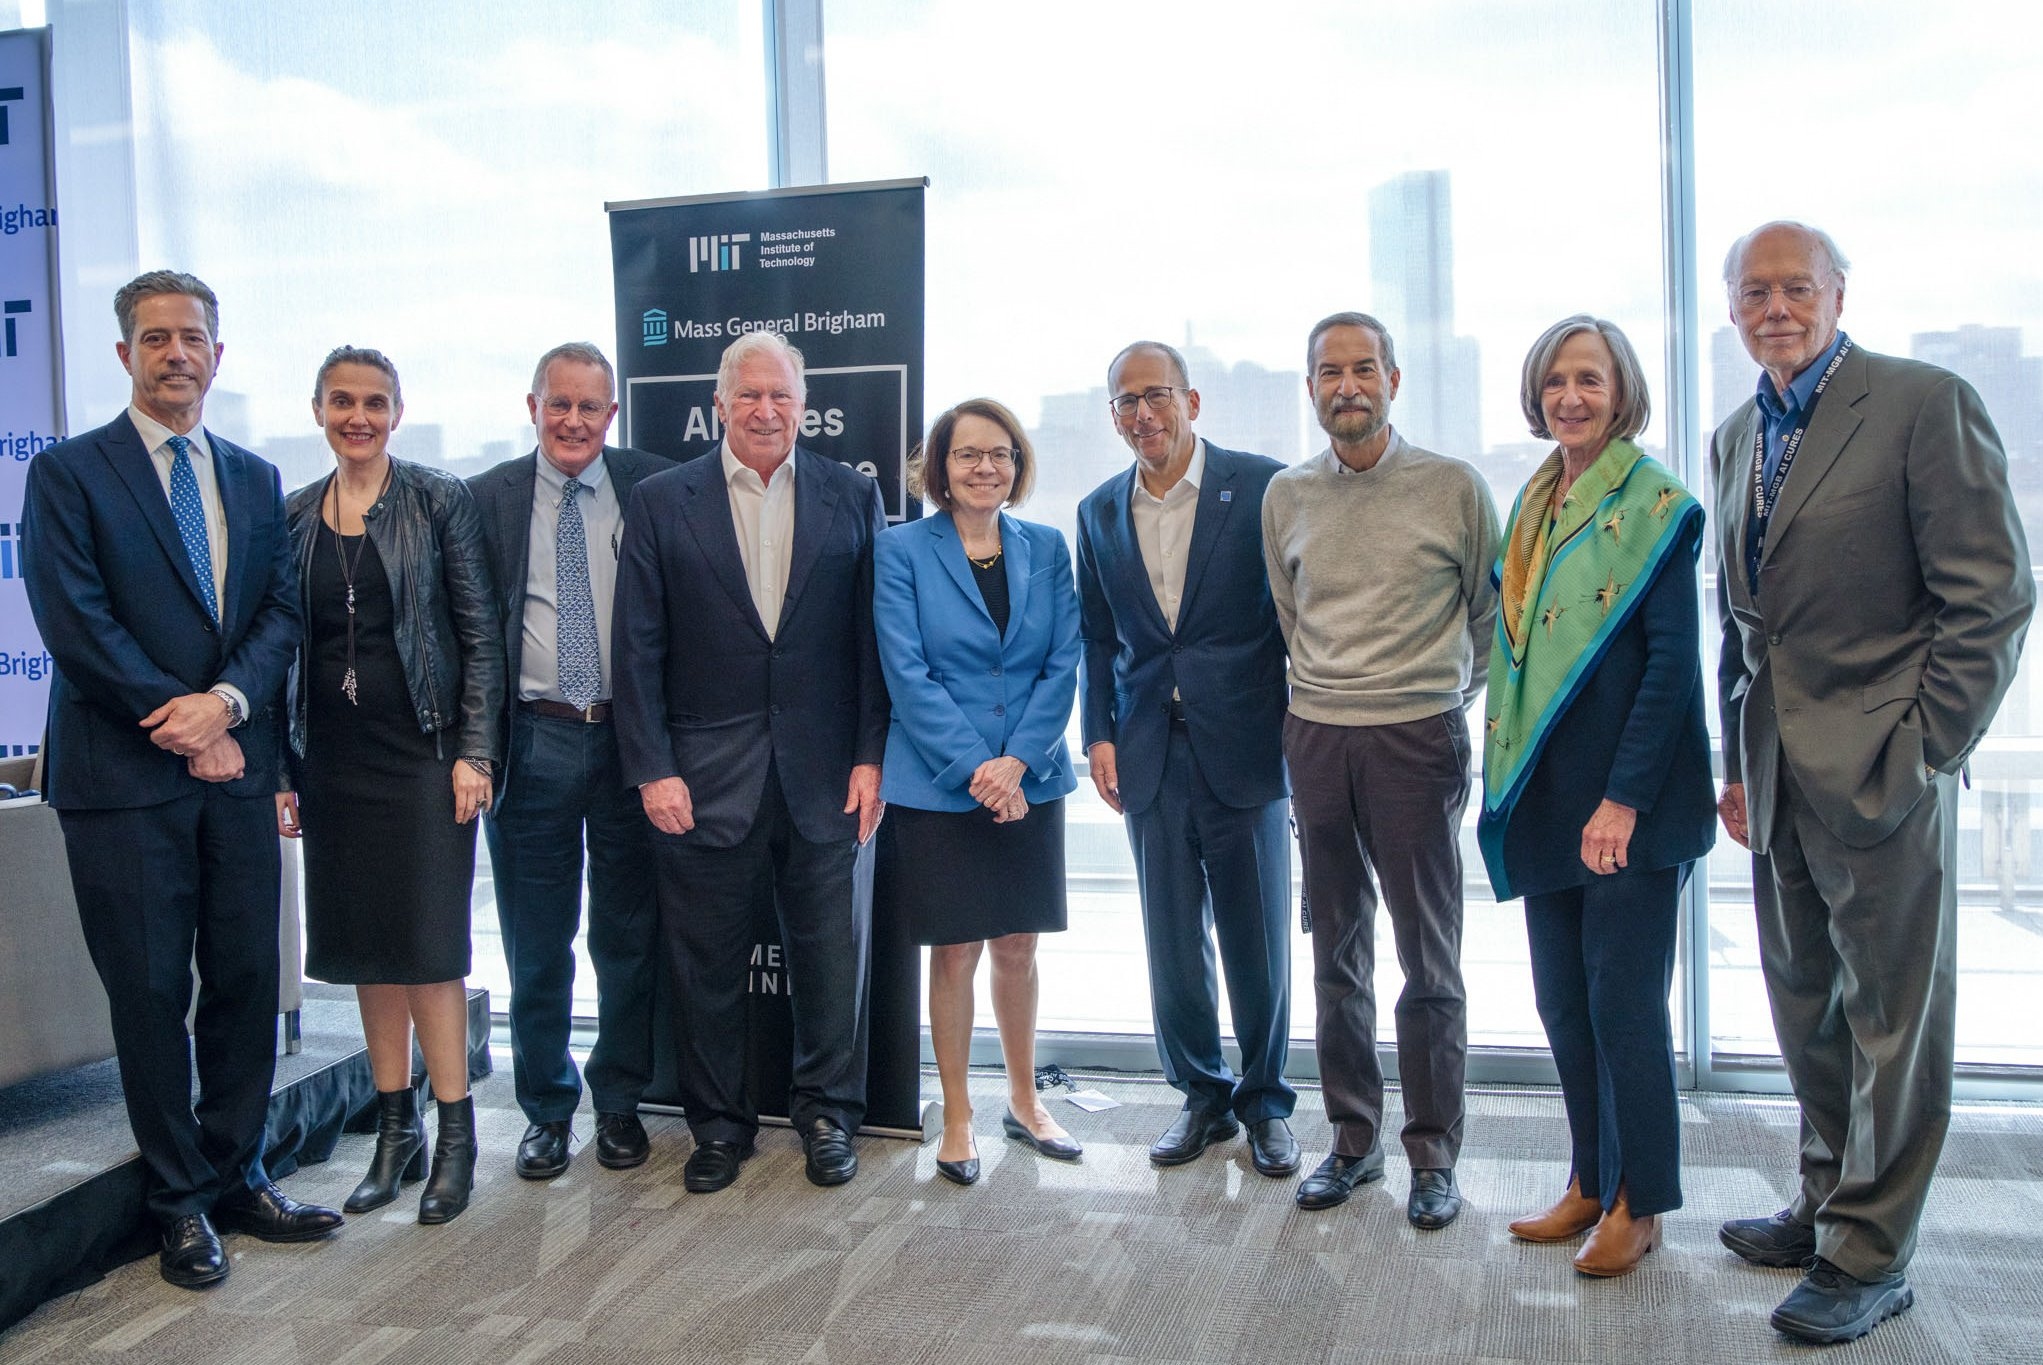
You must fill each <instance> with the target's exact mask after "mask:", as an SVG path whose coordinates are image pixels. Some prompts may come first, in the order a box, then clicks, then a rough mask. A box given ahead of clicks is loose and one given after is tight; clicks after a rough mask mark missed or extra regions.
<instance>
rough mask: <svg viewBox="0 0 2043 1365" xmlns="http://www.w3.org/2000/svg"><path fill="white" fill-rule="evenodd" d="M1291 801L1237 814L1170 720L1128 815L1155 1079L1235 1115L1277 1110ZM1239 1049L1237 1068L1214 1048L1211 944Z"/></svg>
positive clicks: (1284, 1041) (1286, 1095)
mask: <svg viewBox="0 0 2043 1365" xmlns="http://www.w3.org/2000/svg"><path fill="white" fill-rule="evenodd" d="M1290 812H1291V803H1290V801H1289V800H1288V799H1286V798H1282V797H1280V798H1278V799H1277V800H1275V801H1271V802H1267V803H1266V804H1264V805H1260V806H1251V807H1249V808H1248V809H1246V810H1242V809H1237V808H1236V807H1233V806H1229V805H1226V804H1224V803H1222V802H1221V800H1220V799H1219V798H1218V797H1216V796H1214V794H1213V790H1212V788H1211V787H1209V786H1207V784H1206V778H1205V775H1204V774H1203V773H1202V772H1201V771H1200V770H1199V760H1198V758H1197V757H1196V756H1195V755H1194V754H1193V753H1192V745H1191V740H1190V737H1189V736H1187V735H1186V733H1185V732H1184V730H1183V729H1181V728H1178V727H1175V726H1173V727H1172V729H1171V732H1170V747H1169V749H1168V750H1167V751H1166V752H1165V755H1164V762H1163V783H1162V785H1161V786H1160V787H1159V788H1158V789H1157V794H1156V800H1155V801H1153V802H1152V803H1151V804H1150V806H1149V808H1148V809H1147V810H1145V811H1143V812H1142V813H1141V814H1139V815H1135V814H1131V815H1129V816H1128V817H1127V819H1128V843H1129V845H1130V846H1131V847H1132V848H1133V850H1134V853H1135V870H1136V875H1137V877H1138V879H1139V887H1140V890H1141V895H1142V933H1143V937H1144V939H1145V940H1146V942H1147V944H1148V949H1149V954H1148V955H1149V993H1150V998H1151V1000H1152V1002H1153V1004H1154V1008H1155V1011H1156V1050H1157V1053H1158V1055H1159V1056H1160V1057H1161V1058H1162V1059H1163V1074H1164V1078H1165V1079H1166V1080H1168V1081H1169V1082H1170V1083H1171V1084H1172V1085H1174V1086H1176V1087H1177V1088H1178V1089H1179V1090H1181V1091H1183V1092H1184V1095H1185V1105H1186V1107H1187V1108H1193V1109H1201V1110H1206V1111H1209V1112H1213V1113H1226V1112H1229V1111H1230V1110H1231V1111H1232V1112H1233V1113H1234V1114H1235V1115H1236V1116H1237V1117H1238V1118H1240V1119H1241V1121H1242V1122H1243V1123H1254V1122H1256V1121H1258V1120H1260V1119H1267V1118H1288V1117H1290V1115H1291V1111H1292V1109H1293V1108H1295V1107H1296V1105H1297V1103H1298V1092H1297V1091H1296V1090H1293V1089H1292V1088H1291V1083H1290V1082H1289V1081H1286V1080H1285V1079H1284V1064H1285V1061H1286V1059H1287V1058H1288V1057H1289V1055H1290V1048H1291V940H1290V935H1289V929H1290V925H1289V920H1290V906H1291V826H1290ZM1216 936H1217V937H1218V939H1219V942H1220V966H1221V968H1222V970H1224V971H1225V972H1226V973H1227V1000H1228V1004H1229V1006H1230V1011H1231V1013H1232V1015H1233V1022H1234V1036H1235V1040H1236V1042H1237V1043H1238V1044H1239V1045H1240V1047H1241V1075H1240V1076H1239V1077H1238V1078H1237V1077H1236V1076H1235V1075H1234V1073H1233V1072H1232V1071H1231V1070H1229V1068H1228V1065H1227V1059H1226V1058H1225V1057H1224V1056H1223V1055H1222V1054H1221V1051H1220V998H1219V989H1218V984H1217V979H1216V977H1215V975H1214V970H1213V968H1214V963H1213V943H1214V939H1215V937H1216Z"/></svg>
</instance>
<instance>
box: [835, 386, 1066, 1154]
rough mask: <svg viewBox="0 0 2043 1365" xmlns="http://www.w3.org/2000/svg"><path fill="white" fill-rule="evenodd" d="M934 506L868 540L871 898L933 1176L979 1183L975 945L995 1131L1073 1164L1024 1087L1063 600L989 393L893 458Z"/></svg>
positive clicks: (1060, 833)
mask: <svg viewBox="0 0 2043 1365" xmlns="http://www.w3.org/2000/svg"><path fill="white" fill-rule="evenodd" d="M911 468H912V470H913V476H914V479H915V481H916V483H917V484H919V491H920V493H921V495H922V496H923V497H924V498H925V499H926V500H927V501H929V502H930V503H932V504H934V505H935V507H936V508H937V511H936V513H935V514H934V515H932V516H929V517H925V518H923V519H922V520H920V521H911V522H907V523H904V524H903V525H900V526H896V527H893V528H891V529H890V530H888V531H887V532H886V533H885V534H884V535H882V536H881V537H880V538H879V540H878V542H877V544H876V548H875V551H874V557H873V578H874V586H873V620H874V624H875V627H876V629H877V631H878V634H879V641H880V663H881V665H882V667H884V668H885V670H886V676H887V690H888V692H889V694H890V696H891V697H892V704H893V715H892V719H891V723H890V725H889V727H888V730H887V755H886V764H885V766H884V768H883V769H882V772H883V774H884V776H883V777H882V779H881V785H880V795H881V797H882V798H883V799H884V800H885V801H886V802H887V804H888V805H889V806H891V807H892V808H893V809H892V816H891V820H892V823H893V825H894V846H895V848H896V849H897V850H898V856H896V857H895V858H893V859H891V860H890V864H889V870H888V873H887V890H888V895H889V900H890V903H891V904H893V905H896V906H898V907H900V910H901V913H902V914H903V915H904V916H905V918H906V922H907V924H908V926H909V930H910V932H911V933H912V934H913V936H914V939H915V941H916V942H917V943H922V944H926V945H928V946H929V948H930V954H929V1034H930V1042H931V1045H932V1048H933V1050H934V1051H935V1053H936V1068H937V1075H938V1076H939V1078H940V1079H941V1081H942V1085H943V1116H944V1130H943V1139H942V1142H941V1143H940V1145H939V1146H938V1148H937V1163H936V1164H937V1170H938V1171H939V1172H941V1173H942V1174H943V1175H944V1176H945V1177H946V1178H948V1179H950V1180H954V1181H956V1182H957V1183H958V1184H961V1185H969V1184H971V1183H972V1182H973V1181H975V1180H977V1179H978V1178H979V1156H978V1148H977V1146H976V1145H975V1144H974V1142H973V1138H972V1099H971V1095H970V1094H969V1093H968V1092H967V1090H966V1086H965V1076H966V1066H967V1064H968V1062H969V1060H970V1056H971V1049H972V1020H973V1013H974V1007H973V999H972V978H973V976H974V975H975V974H976V973H977V971H978V967H979V957H980V952H981V949H982V948H985V947H986V946H987V945H989V944H990V945H991V953H990V956H991V957H992V959H993V972H992V974H993V1014H994V1018H995V1019H996V1020H997V1021H998V1022H999V1025H1000V1051H1001V1055H1002V1057H1003V1058H1004V1059H1005V1061H1006V1063H1007V1089H1008V1107H1007V1113H1006V1115H1005V1116H1004V1118H1003V1120H1002V1127H1003V1128H1004V1130H1005V1131H1006V1133H1007V1135H1008V1136H1009V1137H1011V1138H1014V1139H1015V1140H1016V1141H1018V1142H1021V1143H1023V1144H1024V1145H1026V1146H1028V1147H1031V1148H1033V1149H1035V1150H1036V1151H1038V1152H1040V1153H1042V1154H1043V1155H1044V1156H1049V1157H1056V1158H1058V1159H1060V1160H1065V1161H1074V1160H1076V1159H1077V1158H1078V1156H1079V1153H1080V1150H1081V1149H1080V1147H1079V1144H1078V1143H1077V1142H1076V1141H1075V1140H1073V1139H1072V1137H1071V1136H1070V1135H1069V1134H1068V1133H1066V1132H1065V1131H1064V1130H1063V1129H1062V1128H1060V1127H1059V1126H1058V1125H1057V1121H1056V1120H1055V1119H1053V1118H1052V1117H1050V1113H1049V1111H1048V1110H1047V1109H1045V1108H1044V1107H1043V1105H1042V1103H1041V1101H1039V1100H1038V1099H1037V1098H1036V1084H1035V1073H1036V936H1037V935H1038V934H1043V933H1057V932H1060V931H1061V930H1062V929H1063V928H1064V920H1065V904H1064V797H1065V795H1066V794H1067V793H1069V792H1070V791H1071V790H1072V789H1073V788H1074V787H1076V786H1077V785H1078V779H1077V777H1076V775H1075V774H1074V773H1073V771H1072V767H1071V756H1070V753H1069V752H1068V750H1067V748H1066V746H1065V742H1064V731H1065V728H1066V727H1067V726H1068V725H1069V724H1070V721H1071V706H1072V701H1073V699H1074V697H1075V696H1076V694H1077V687H1078V656H1079V645H1078V593H1077V589H1076V587H1075V585H1074V582H1073V579H1072V572H1071V554H1070V551H1068V550H1067V549H1066V548H1065V545H1064V537H1063V536H1062V535H1061V534H1059V533H1058V532H1057V531H1056V530H1055V529H1054V528H1052V527H1049V526H1038V525H1035V524H1033V523H1031V522H1026V521H1016V520H1015V519H1014V518H1013V517H1010V516H1007V515H1006V514H1005V513H1004V512H1003V511H1002V509H1003V508H1006V507H1018V506H1020V505H1021V503H1022V501H1023V500H1024V499H1025V498H1027V496H1028V492H1029V488H1030V486H1031V485H1032V484H1033V483H1034V482H1035V453H1034V451H1033V450H1031V449H1030V446H1029V442H1028V438H1027V437H1026V436H1024V435H1023V434H1022V427H1021V423H1020V422H1018V421H1016V420H1015V416H1014V414H1013V413H1011V412H1009V411H1008V410H1007V409H1006V408H1004V407H1002V406H1001V405H1000V404H998V403H996V402H994V401H993V400H991V399H988V398H975V399H971V400H969V401H967V402H964V403H960V404H958V405H957V406H956V407H954V408H952V409H951V410H950V411H948V412H946V413H944V414H943V415H942V416H940V417H938V418H937V419H936V422H935V423H934V424H933V425H932V426H931V427H930V429H929V439H928V440H927V441H925V442H924V443H923V445H922V449H921V450H920V451H919V452H918V454H917V456H916V459H915V461H914V462H913V464H912V466H911Z"/></svg>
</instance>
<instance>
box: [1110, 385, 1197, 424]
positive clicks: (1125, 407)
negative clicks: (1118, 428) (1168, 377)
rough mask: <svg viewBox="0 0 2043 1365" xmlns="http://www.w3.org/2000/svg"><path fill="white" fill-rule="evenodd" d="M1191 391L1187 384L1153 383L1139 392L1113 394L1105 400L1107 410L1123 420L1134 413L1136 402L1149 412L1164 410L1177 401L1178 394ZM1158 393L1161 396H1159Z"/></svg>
mask: <svg viewBox="0 0 2043 1365" xmlns="http://www.w3.org/2000/svg"><path fill="white" fill-rule="evenodd" d="M1191 391H1192V388H1191V385H1189V384H1153V385H1151V386H1150V387H1148V388H1146V389H1144V390H1143V391H1142V392H1140V393H1120V394H1115V395H1114V396H1113V397H1112V398H1109V399H1108V400H1107V411H1109V412H1111V413H1113V414H1114V416H1116V417H1118V418H1120V419H1121V420H1122V421H1124V422H1125V421H1127V420H1128V419H1129V418H1130V417H1133V416H1134V415H1135V406H1136V404H1138V403H1139V404H1141V405H1142V406H1143V407H1145V408H1148V409H1149V410H1150V411H1151V412H1164V411H1167V410H1168V409H1169V408H1170V405H1171V404H1172V403H1174V402H1176V401H1177V396H1178V395H1179V394H1181V393H1190V392H1191ZM1158 394H1161V395H1163V396H1162V397H1161V398H1159V397H1157V395H1158Z"/></svg>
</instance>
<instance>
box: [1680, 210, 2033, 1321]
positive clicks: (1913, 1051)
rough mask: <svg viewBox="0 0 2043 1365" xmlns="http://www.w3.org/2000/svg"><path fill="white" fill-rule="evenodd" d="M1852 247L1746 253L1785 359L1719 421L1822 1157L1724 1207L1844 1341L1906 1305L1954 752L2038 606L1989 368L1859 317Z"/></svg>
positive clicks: (1738, 789) (1767, 802)
mask: <svg viewBox="0 0 2043 1365" xmlns="http://www.w3.org/2000/svg"><path fill="white" fill-rule="evenodd" d="M1845 271H1846V262H1845V259H1844V257H1843V256H1842V255H1841V254H1840V253H1839V252H1838V250H1837V247H1836V244H1835V243H1833V242H1832V241H1831V240H1830V238H1829V237H1828V236H1827V235H1826V234H1824V233H1822V232H1819V231H1816V230H1815V229H1812V228H1809V227H1805V226H1803V225H1801V224H1799V223H1768V224H1766V225H1764V226H1762V227H1760V228H1757V229H1755V230H1754V231H1752V232H1751V233H1749V234H1747V235H1746V236H1745V237H1743V238H1741V239H1740V240H1739V241H1738V242H1737V243H1736V244H1735V245H1734V246H1733V247H1732V249H1731V252H1730V255H1729V256H1728V257H1727V258H1726V260H1725V263H1724V280H1725V284H1726V287H1727V289H1728V291H1729V294H1730V305H1731V318H1732V321H1733V322H1735V323H1736V324H1737V326H1738V329H1739V331H1740V333H1741V334H1742V335H1743V337H1744V340H1745V346H1746V349H1747V350H1748V351H1750V352H1751V354H1752V358H1753V359H1754V360H1756V361H1757V362H1759V365H1760V367H1761V368H1762V369H1763V370H1764V371H1765V375H1764V376H1763V377H1762V378H1761V379H1760V381H1759V392H1758V394H1757V396H1756V397H1755V398H1754V399H1753V400H1752V401H1751V402H1748V403H1746V404H1745V405H1744V406H1743V407H1742V408H1740V409H1739V410H1738V411H1737V412H1735V413H1733V414H1732V415H1731V417H1730V418H1729V420H1727V421H1726V422H1725V423H1724V425H1723V426H1721V427H1720V428H1718V430H1717V434H1716V438H1715V441H1714V443H1713V449H1712V463H1713V466H1714V469H1715V478H1716V489H1717V518H1716V522H1717V531H1718V541H1717V549H1718V556H1717V560H1718V564H1719V565H1720V566H1721V569H1720V573H1719V576H1718V597H1719V605H1720V613H1721V617H1722V622H1723V628H1724V643H1723V654H1722V660H1721V664H1720V667H1719V675H1720V677H1719V680H1720V683H1721V693H1720V699H1721V704H1722V707H1723V720H1724V772H1725V779H1726V784H1727V785H1726V786H1725V789H1724V794H1723V800H1722V801H1721V803H1720V806H1719V809H1720V812H1721V814H1722V816H1723V820H1724V827H1725V828H1726V829H1727V830H1728V831H1729V832H1730V834H1731V836H1732V837H1733V838H1735V839H1737V840H1738V841H1739V842H1740V843H1743V844H1746V845H1748V846H1749V847H1750V848H1751V849H1752V852H1753V892H1754V900H1755V902H1756V904H1757V909H1758V913H1759V933H1760V965H1761V969H1762V972H1763V974H1764V976H1765V979H1766V986H1767V995H1768V997H1769V999H1770V1000H1771V1002H1772V1006H1773V1017H1774V1028H1775V1030H1776V1032H1777V1033H1778V1035H1779V1038H1780V1045H1781V1055H1782V1057H1783V1059H1784V1060H1785V1061H1786V1063H1787V1068H1788V1076H1789V1079H1790V1080H1791V1081H1792V1082H1793V1084H1794V1088H1795V1098H1796V1100H1797V1101H1798V1102H1799V1103H1800V1105H1801V1109H1802V1153H1801V1184H1800V1188H1799V1189H1798V1190H1797V1191H1796V1194H1795V1197H1794V1200H1793V1202H1792V1203H1791V1204H1790V1205H1789V1206H1788V1207H1787V1208H1785V1209H1783V1210H1781V1212H1779V1213H1777V1214H1774V1215H1773V1216H1772V1217H1768V1218H1739V1219H1733V1220H1732V1221H1730V1222H1728V1223H1726V1224H1724V1227H1723V1230H1722V1232H1721V1234H1720V1235H1721V1237H1722V1239H1723V1241H1724V1244H1725V1245H1726V1246H1728V1247H1729V1248H1730V1249H1731V1250H1733V1251H1735V1252H1737V1253H1738V1254H1739V1255H1740V1256H1742V1257H1744V1258H1745V1259H1746V1260H1749V1261H1753V1262H1755V1263H1757V1264H1760V1265H1772V1266H1785V1265H1804V1264H1805V1263H1806V1265H1807V1267H1808V1273H1807V1275H1806V1276H1805V1277H1804V1279H1803V1281H1802V1283H1801V1284H1800V1285H1798V1286H1797V1287H1796V1289H1795V1290H1794V1292H1793V1293H1791V1294H1789V1295H1788V1297H1787V1298H1786V1299H1785V1300H1784V1301H1783V1302H1782V1303H1781V1305H1780V1306H1779V1307H1778V1308H1777V1309H1775V1310H1774V1314H1773V1325H1774V1326H1775V1327H1776V1328H1778V1329H1780V1330H1781V1331H1783V1332H1785V1333H1788V1334H1789V1335H1791V1336H1794V1337H1797V1338H1800V1339H1802V1340H1806V1341H1815V1342H1831V1341H1847V1340H1850V1339H1851V1338H1853V1337H1857V1336H1861V1335H1863V1334H1864V1333H1866V1332H1867V1331H1870V1330H1871V1329H1872V1328H1873V1327H1874V1326H1876V1325H1877V1324H1878V1323H1879V1322H1880V1321H1882V1320H1883V1319H1885V1318H1887V1317H1890V1316H1892V1315H1893V1314H1895V1313H1898V1312H1900V1311H1901V1310H1903V1309H1905V1308H1907V1307H1908V1306H1909V1305H1910V1304H1911V1303H1912V1302H1913V1301H1914V1291H1913V1290H1912V1289H1911V1288H1910V1287H1909V1284H1908V1281H1907V1279H1906V1278H1905V1277H1904V1274H1903V1272H1904V1270H1905V1268H1906V1267H1907V1265H1908V1261H1909V1258H1910V1257H1911V1256H1912V1255H1913V1253H1914V1250H1915V1234H1916V1225H1917V1223H1918V1222H1919V1221H1920V1219H1921V1217H1922V1210H1923V1204H1924V1201H1925V1200H1926V1198H1927V1197H1928V1194H1929V1183H1930V1176H1931V1174H1932V1172H1933V1171H1934V1170H1935V1168H1936V1163H1937V1155H1938V1153H1939V1151H1940V1150H1941V1149H1942V1147H1943V1141H1944V1133H1945V1130H1946V1128H1947V1127H1948V1125H1949V1120H1950V1108H1951V1068H1952V1052H1953V1045H1954V1033H1955V1029H1954V1017H1955V1013H1956V1010H1955V1005H1956V996H1957V961H1956V948H1957V943H1956V939H1957V934H1956V909H1957V888H1956V877H1957V866H1956V849H1957V805H1958V773H1959V771H1960V769H1961V768H1962V767H1963V766H1964V763H1965V760H1966V758H1967V756H1968V755H1969V754H1971V752H1972V750H1973V747H1974V746H1975V745H1977V744H1978V743H1979V740H1980V737H1981V736H1982V735H1984V734H1985V733H1986V727H1987V725H1988V723H1989V722H1990V721H1992V719H1993V714H1994V711H1995V709H1996V708H1997V707H1998V706H1999V705H2000V700H2001V697H2002V695H2003V694H2004V693H2005V692H2006V691H2007V688H2008V684H2009V682H2010V681H2011V680H2012V679H2013V677H2014V673H2015V664H2016V661H2017V659H2018V658H2019V656H2020V653H2021V646H2022V637H2023V635H2024V633H2025V632H2026V630H2027V627H2028V622H2029V616H2030V613H2031V611H2032V610H2033V609H2034V606H2035V585H2034V580H2033V578H2032V577H2031V574H2030V568H2029V552H2028V546H2027V544H2026V542H2025V541H2024V539H2023V536H2022V527H2021V523H2020V521H2019V520H2018V519H2017V517H2016V512H2015V506H2014V500H2013V498H2012V497H2011V496H2010V494H2009V491H2008V472H2007V456H2006V455H2005V454H2004V453H2003V451H2002V449H2001V443H2000V438H1999V437H1998V436H1997V435H1996V434H1995V432H1994V429H1993V423H1992V422H1991V421H1990V420H1989V419H1988V418H1987V415H1986V410H1985V408H1984V407H1983V406H1982V405H1981V404H1980V401H1979V395H1978V394H1977V393H1975V392H1973V390H1972V387H1971V386H1970V385H1968V384H1967V383H1965V381H1964V380H1962V379H1960V378H1958V377H1957V376H1956V375H1953V374H1950V373H1949V372H1947V371H1944V370H1940V369H1938V368H1936V367H1935V366H1932V365H1924V364H1920V363H1918V362H1915V361H1911V360H1899V359H1896V358H1894V357H1891V356H1883V355H1876V354H1873V353H1872V352H1869V351H1865V350H1862V349H1859V348H1857V347H1855V346H1854V345H1853V343H1852V340H1851V338H1849V337H1847V336H1846V335H1844V333H1842V332H1841V331H1839V330H1838V318H1839V315H1840V314H1841V313H1842V311H1843V308H1844V286H1845Z"/></svg>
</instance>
